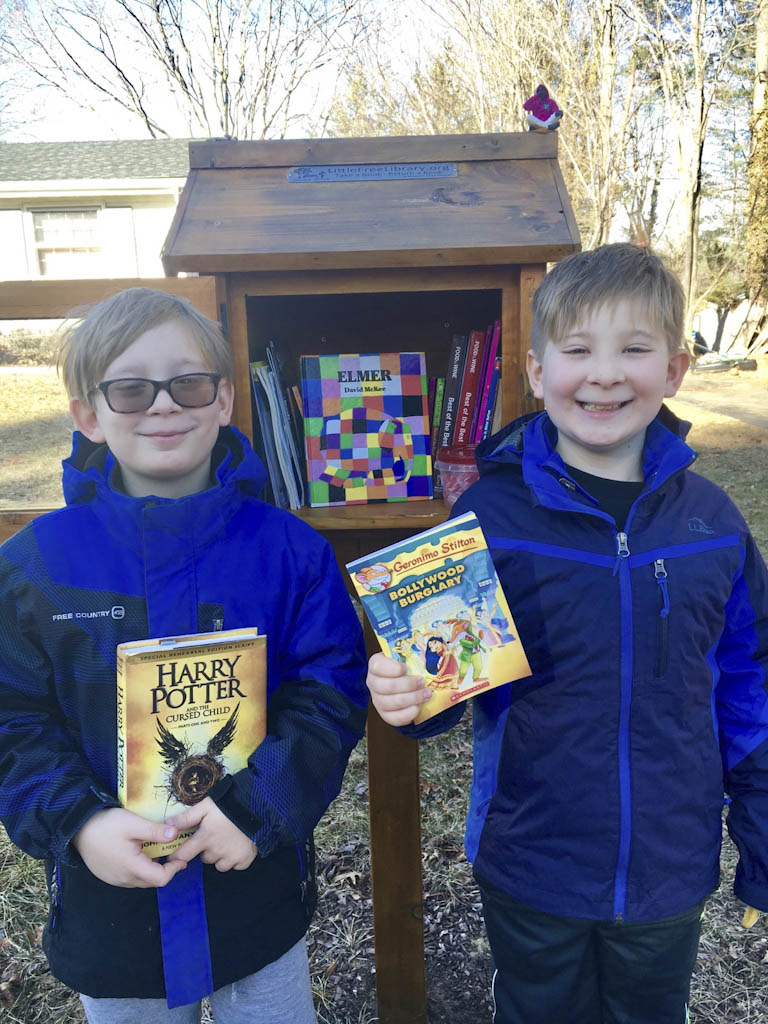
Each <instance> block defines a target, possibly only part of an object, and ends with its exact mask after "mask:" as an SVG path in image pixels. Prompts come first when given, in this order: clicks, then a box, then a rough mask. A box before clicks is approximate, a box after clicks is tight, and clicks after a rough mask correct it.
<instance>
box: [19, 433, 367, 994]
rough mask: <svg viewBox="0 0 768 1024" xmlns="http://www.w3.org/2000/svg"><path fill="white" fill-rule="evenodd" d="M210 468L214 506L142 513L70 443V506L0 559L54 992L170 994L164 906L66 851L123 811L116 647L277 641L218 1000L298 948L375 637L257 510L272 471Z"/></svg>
mask: <svg viewBox="0 0 768 1024" xmlns="http://www.w3.org/2000/svg"><path fill="white" fill-rule="evenodd" d="M212 466H213V482H212V485H211V486H210V488H209V489H208V490H206V491H203V492H201V493H198V494H193V495H190V496H188V497H185V498H180V499H175V500H171V499H164V498H154V497H148V498H133V497H129V496H128V495H126V494H125V493H123V492H122V491H121V490H120V489H119V487H117V486H113V484H115V483H116V482H117V481H118V479H119V477H118V476H116V474H119V470H117V467H116V466H115V462H114V458H113V456H112V454H111V453H110V452H109V451H108V450H107V448H106V446H101V447H96V446H93V445H92V444H91V443H90V442H88V441H86V440H85V438H83V437H82V436H81V435H79V434H76V435H75V442H74V449H73V453H72V456H71V457H70V458H69V459H68V460H67V461H66V462H65V463H64V494H65V498H66V501H67V505H66V507H65V508H63V509H60V510H57V511H56V512H53V513H50V514H49V515H46V516H42V517H40V518H38V519H36V520H34V521H33V522H32V523H30V524H29V525H28V526H27V527H25V528H24V529H23V530H21V531H20V532H19V533H18V534H16V536H14V537H12V538H11V539H10V540H9V541H7V542H6V543H5V544H4V545H3V546H2V548H0V820H2V822H3V824H4V825H5V827H6V828H7V830H8V833H9V835H10V837H11V839H12V840H13V842H14V843H16V844H17V845H18V846H19V847H21V849H22V850H25V851H26V852H27V853H29V854H31V855H32V856H33V857H38V858H44V859H45V860H46V861H47V863H48V873H49V883H50V887H51V914H50V918H49V921H48V924H47V927H46V930H45V938H44V941H45V948H46V952H47V953H48V956H49V960H50V963H51V968H52V970H53V973H54V974H55V975H56V976H57V977H59V978H61V980H63V981H64V982H65V983H66V984H68V985H70V986H71V987H72V988H75V989H77V990H79V991H81V992H85V993H86V994H89V995H93V996H111V997H126V996H133V997H162V996H163V995H164V994H165V985H164V980H163V971H162V958H161V955H160V945H159V942H160V938H159V922H158V907H157V897H156V891H155V890H141V889H120V888H117V887H113V886H109V885H105V884H104V883H102V882H100V881H99V880H98V879H96V878H95V877H94V876H93V875H92V874H91V873H90V872H89V871H88V870H87V868H86V867H85V865H84V864H83V863H82V861H81V859H80V857H79V855H78V854H77V852H76V851H75V850H74V848H73V847H72V845H71V839H72V837H73V836H74V834H75V833H76V832H77V831H78V830H79V829H80V827H81V826H82V825H83V824H84V822H85V821H86V820H87V819H88V818H89V817H90V816H91V815H92V814H93V813H94V812H96V811H97V810H99V809H100V808H103V807H110V806H116V805H117V801H116V799H115V793H116V788H117V786H116V721H115V648H116V645H117V644H118V643H120V642H121V641H125V640H135V639H141V638H146V637H150V636H166V635H174V634H181V633H189V632H194V631H204V630H210V629H211V628H213V620H214V619H223V624H224V627H225V628H233V627H236V626H251V627H257V628H258V630H259V632H260V633H265V634H266V635H267V637H268V668H267V686H268V735H267V738H266V739H265V740H264V741H263V742H262V743H261V745H260V746H259V747H258V748H257V749H256V750H255V751H254V753H253V755H252V756H251V758H250V760H249V763H248V766H247V768H244V769H243V770H242V771H240V772H238V773H236V774H235V775H234V776H232V777H228V778H227V779H225V780H224V781H223V783H220V784H219V785H218V786H217V788H216V790H215V791H214V793H213V794H212V795H213V796H214V799H216V800H217V803H218V805H219V807H220V808H221V809H222V810H223V811H224V812H225V813H226V814H227V815H228V816H229V817H230V818H231V819H232V820H233V821H234V822H235V823H236V824H237V825H238V826H239V827H240V828H241V829H242V830H243V831H244V832H245V833H246V834H247V835H249V836H250V837H251V838H252V840H253V841H254V843H256V844H257V846H258V847H259V856H258V857H257V858H256V860H255V861H254V863H253V865H252V866H251V868H249V869H248V870H247V871H242V872H240V871H230V872H225V873H221V872H217V871H216V870H215V869H214V868H212V867H210V866H208V865H205V866H204V868H203V884H204V889H205V897H206V912H207V916H208V930H209V935H210V952H211V959H212V968H213V987H219V986H220V985H223V984H228V983H230V982H232V981H234V980H237V979H238V978H241V977H244V976H245V975H247V974H250V973H252V972H253V971H255V970H258V969H259V968H260V967H262V966H264V964H266V963H269V962H271V961H272V960H274V959H276V958H277V957H278V956H280V955H281V954H282V953H283V952H284V951H285V950H286V949H288V948H290V946H291V945H292V944H293V943H294V942H296V941H297V940H298V939H299V938H300V937H301V935H302V934H303V933H304V931H305V929H306V926H307V923H308V919H309V916H310V914H311V909H312V908H311V906H308V905H307V900H306V899H304V900H303V899H302V897H303V896H305V895H306V893H307V888H308V874H309V871H310V863H309V861H310V860H311V854H312V851H311V835H312V830H313V828H314V826H315V824H316V823H317V821H318V820H319V818H320V817H321V815H322V814H323V813H324V811H325V810H326V808H327V807H328V805H329V804H330V802H331V801H332V800H333V799H334V797H335V796H336V795H337V793H338V792H339V788H340V785H341V780H342V776H343V773H344V769H345V766H346V763H347V759H348V757H349V753H350V751H351V750H352V748H353V747H354V745H355V743H356V742H357V740H358V739H359V738H360V736H361V735H362V732H363V728H364V723H365V714H366V706H367V694H366V691H365V686H364V671H365V655H364V650H363V644H362V634H361V630H360V626H359V623H358V620H357V617H356V615H355V613H354V610H353V607H352V605H351V602H350V600H349V598H348V596H347V592H346V589H345V587H344V584H343V582H342V578H341V574H340V573H339V571H338V568H337V565H336V560H335V557H334V555H333V552H332V550H331V547H330V545H329V544H328V543H327V542H326V541H325V540H324V539H323V538H322V537H320V536H319V535H318V534H317V533H315V531H313V530H312V529H311V528H310V527H308V526H307V525H306V524H304V523H303V522H301V521H300V520H299V519H297V518H296V517H295V516H292V515H290V514H288V513H286V512H283V511H281V510H279V509H275V508H272V507H271V506H269V505H266V504H264V503H263V502H261V501H259V500H258V499H257V497H256V496H257V494H258V493H259V492H260V491H261V489H262V486H263V484H264V479H265V475H264V470H263V467H262V465H261V463H260V461H259V459H258V458H257V456H256V455H255V454H254V452H253V451H252V449H251V447H250V445H249V444H248V442H247V440H246V439H245V438H244V437H243V436H242V435H241V434H239V433H238V432H237V431H236V430H235V429H234V428H231V427H230V428H226V429H224V430H222V431H221V434H220V438H219V444H218V445H217V447H216V448H215V449H214V453H213V460H212ZM187 870H188V871H189V869H187ZM186 874H187V872H182V873H181V874H180V875H178V876H177V878H179V879H182V878H183V877H184V876H185V875H186ZM175 881H176V879H174V882H175ZM172 884H173V883H172ZM171 892H172V890H171ZM163 893H164V895H165V890H163ZM179 898H180V899H181V895H180V897H179ZM172 902H173V901H172V900H171V903H172ZM169 909H170V912H171V913H172V912H173V906H171V907H170V908H169ZM179 920H181V918H179Z"/></svg>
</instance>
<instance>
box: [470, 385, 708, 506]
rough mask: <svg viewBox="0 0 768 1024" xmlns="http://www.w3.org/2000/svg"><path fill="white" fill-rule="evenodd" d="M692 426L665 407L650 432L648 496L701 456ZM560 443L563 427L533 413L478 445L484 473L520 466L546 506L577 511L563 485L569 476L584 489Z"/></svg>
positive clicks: (646, 450) (645, 489)
mask: <svg viewBox="0 0 768 1024" xmlns="http://www.w3.org/2000/svg"><path fill="white" fill-rule="evenodd" d="M690 427H691V424H690V423H688V422H687V421H686V420H681V419H678V417H677V416H675V414H674V413H673V412H672V411H671V410H670V409H668V408H667V407H666V406H665V405H663V406H662V407H661V410H660V411H659V414H658V415H657V416H656V418H655V419H654V420H653V421H652V422H651V423H650V425H649V426H648V429H647V431H646V436H645V446H644V449H643V479H644V481H645V485H644V487H643V492H642V493H643V495H647V494H650V493H651V492H652V491H655V490H656V489H657V488H658V487H660V486H661V485H662V484H663V483H664V482H665V481H666V480H668V479H669V478H670V477H671V476H673V475H674V474H675V473H678V472H679V471H680V470H682V469H685V468H686V467H687V466H690V464H691V463H692V462H693V460H694V459H695V458H696V452H695V451H694V450H693V449H692V448H690V447H689V446H688V445H687V444H686V442H685V440H684V438H685V436H686V435H687V433H688V431H689V430H690ZM556 444H557V428H556V427H555V425H554V423H553V422H552V420H551V419H550V418H549V416H548V415H547V413H546V412H538V413H527V414H526V415H524V416H521V417H520V418H519V419H517V420H514V421H513V422H512V423H510V424H508V425H507V426H506V427H503V428H502V429H501V430H500V431H499V432H498V433H497V434H495V435H493V436H492V437H489V438H488V439H487V440H486V441H483V442H482V444H480V445H479V446H478V449H477V464H478V469H479V471H480V475H481V476H483V475H485V474H488V473H493V472H496V471H498V470H499V469H502V468H503V467H504V466H509V465H515V466H518V467H520V468H521V469H522V473H523V479H524V480H525V482H526V484H527V485H528V486H529V487H530V488H531V490H532V492H533V494H534V496H535V498H536V499H537V500H538V501H539V502H540V503H541V504H543V505H546V506H548V507H550V508H572V507H573V504H574V499H573V498H572V496H571V493H570V489H567V488H565V487H563V484H562V482H561V481H562V480H563V478H565V479H566V480H568V481H570V483H572V484H574V487H577V486H578V485H576V484H575V482H574V481H572V480H571V478H570V476H569V474H568V471H567V469H566V467H565V463H564V462H563V460H562V458H561V457H560V455H559V454H558V453H557V451H556V450H555V445H556ZM579 504H580V505H581V502H579ZM582 507H583V506H582Z"/></svg>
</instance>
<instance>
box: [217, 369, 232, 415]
mask: <svg viewBox="0 0 768 1024" xmlns="http://www.w3.org/2000/svg"><path fill="white" fill-rule="evenodd" d="M216 401H217V403H218V406H219V426H220V427H226V426H227V425H228V423H229V421H230V420H231V419H232V407H233V405H234V402H235V388H234V385H233V384H232V381H231V380H229V379H228V378H227V377H225V378H224V379H223V380H222V381H220V382H219V390H218V392H217V394H216Z"/></svg>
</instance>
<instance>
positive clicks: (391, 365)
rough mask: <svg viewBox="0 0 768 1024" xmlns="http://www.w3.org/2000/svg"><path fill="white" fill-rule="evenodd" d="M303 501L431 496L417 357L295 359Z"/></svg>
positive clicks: (421, 364) (422, 364)
mask: <svg viewBox="0 0 768 1024" xmlns="http://www.w3.org/2000/svg"><path fill="white" fill-rule="evenodd" d="M301 391H302V401H303V410H302V411H303V414H304V440H305V445H306V455H307V482H308V485H309V502H310V504H311V505H313V506H317V505H345V504H347V505H349V504H363V503H365V502H382V501H407V500H410V499H413V498H431V497H432V459H431V455H430V446H429V417H428V414H427V374H426V360H425V357H424V353H423V352H385V353H371V354H369V353H349V354H346V355H322V356H321V355H306V356H302V357H301Z"/></svg>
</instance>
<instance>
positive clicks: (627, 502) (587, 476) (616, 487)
mask: <svg viewBox="0 0 768 1024" xmlns="http://www.w3.org/2000/svg"><path fill="white" fill-rule="evenodd" d="M565 468H566V469H567V470H568V472H569V474H570V475H571V477H572V478H573V479H574V480H575V481H576V483H577V484H578V485H579V487H583V488H584V490H585V491H586V492H587V494H591V495H592V497H593V498H594V499H595V500H596V501H597V503H598V504H599V506H600V508H601V509H602V510H603V512H607V513H608V515H609V516H613V518H614V519H615V520H616V526H617V527H618V528H619V529H620V530H623V529H624V524H625V523H626V521H627V515H628V514H629V510H630V508H631V507H632V504H633V502H634V500H635V498H637V496H638V495H639V494H640V491H642V489H643V481H642V480H608V479H607V478H606V477H604V476H594V475H593V474H592V473H585V472H584V470H582V469H574V467H573V466H566V467H565Z"/></svg>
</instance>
